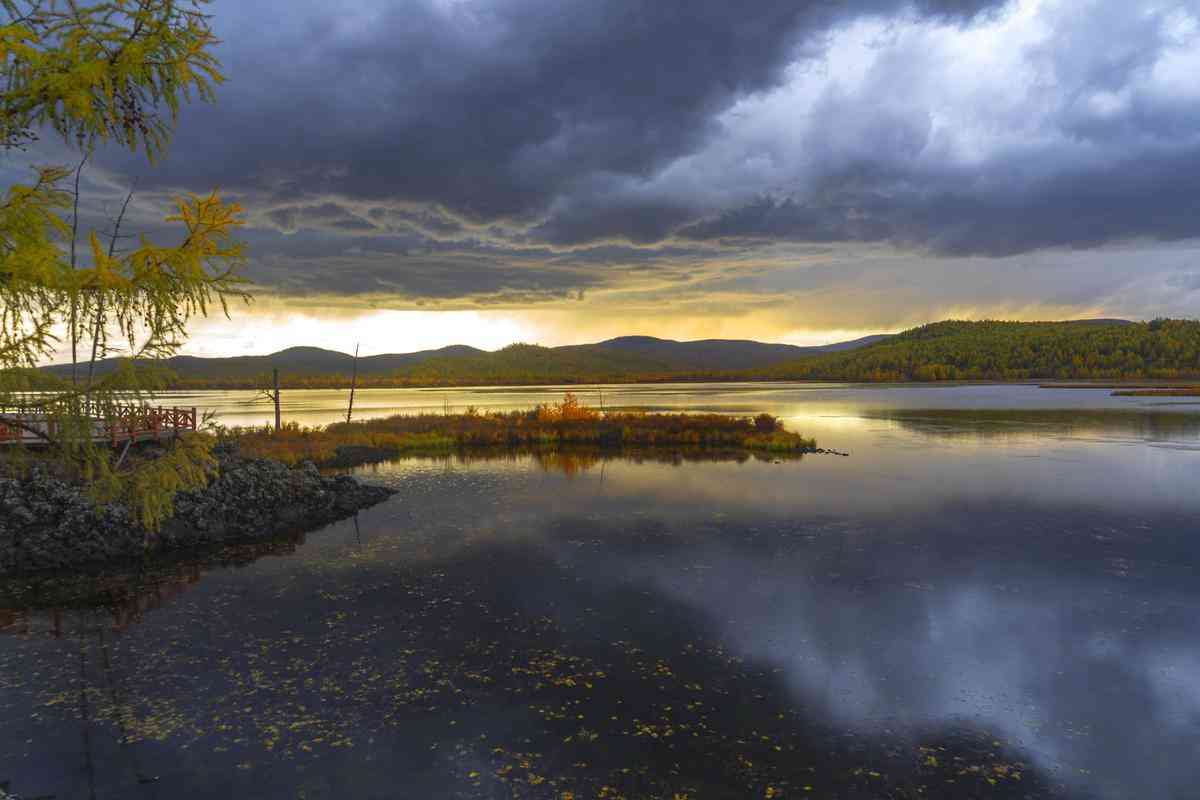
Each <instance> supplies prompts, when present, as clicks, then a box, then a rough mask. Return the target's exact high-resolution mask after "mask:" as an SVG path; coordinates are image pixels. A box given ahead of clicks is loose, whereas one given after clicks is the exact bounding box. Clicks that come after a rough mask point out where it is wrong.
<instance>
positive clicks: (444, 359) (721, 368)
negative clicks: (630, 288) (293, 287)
mask: <svg viewBox="0 0 1200 800" xmlns="http://www.w3.org/2000/svg"><path fill="white" fill-rule="evenodd" d="M881 338H886V337H879V336H871V337H866V338H864V339H859V340H855V341H853V342H840V343H837V344H831V345H824V346H820V347H796V346H794V345H787V344H767V343H763V342H754V341H748V340H735V339H705V340H701V341H692V342H677V341H674V340H670V339H656V338H654V337H650V336H623V337H620V338H617V339H609V340H607V341H603V342H598V343H596V344H585V345H568V346H563V347H539V346H537V345H529V344H514V345H510V346H508V347H505V348H503V349H501V350H497V351H496V352H487V351H484V350H477V349H475V348H473V347H466V346H463V345H455V346H451V347H444V348H442V349H440V350H424V351H420V352H416V353H400V354H394V355H377V356H369V357H363V358H360V359H359V360H358V367H357V369H358V378H359V385H361V386H455V385H458V386H461V385H468V384H499V383H514V384H534V383H596V382H615V381H636V380H643V381H644V380H652V379H657V378H663V379H673V378H676V377H678V376H680V375H696V374H704V375H713V376H720V375H723V374H725V373H729V372H732V371H734V370H739V369H744V368H757V367H766V366H769V365H771V364H776V363H779V362H781V361H786V360H789V359H796V358H800V357H802V356H806V355H813V354H817V353H823V352H833V351H836V350H845V349H852V348H855V347H862V346H865V345H867V344H870V343H872V342H875V341H877V340H879V339H881ZM118 363H119V361H118V360H117V359H106V360H105V361H102V362H99V364H98V372H99V373H100V374H104V373H106V372H108V371H109V370H111V369H113V368H114V367H115V366H116V365H117V364H118ZM160 366H162V367H165V368H167V369H168V370H170V371H171V373H173V375H174V377H173V379H172V381H171V386H173V387H175V388H253V387H257V386H262V385H264V377H265V376H268V375H270V373H271V370H272V369H278V370H279V372H280V378H281V380H282V382H283V384H284V385H285V386H290V387H293V388H299V387H313V388H317V387H340V386H346V385H348V384H349V381H350V374H351V372H352V370H353V369H354V358H353V356H350V355H348V354H346V353H339V352H335V351H332V350H323V349H321V348H317V347H291V348H288V349H287V350H282V351H280V352H278V353H272V354H270V355H263V356H236V357H230V358H199V357H196V356H176V357H174V358H170V359H167V360H165V361H163V362H162V363H161V365H160ZM45 371H46V372H48V373H50V374H52V375H56V376H58V377H59V378H66V377H69V376H70V374H71V368H70V366H69V365H57V366H53V367H47V368H46V370H45Z"/></svg>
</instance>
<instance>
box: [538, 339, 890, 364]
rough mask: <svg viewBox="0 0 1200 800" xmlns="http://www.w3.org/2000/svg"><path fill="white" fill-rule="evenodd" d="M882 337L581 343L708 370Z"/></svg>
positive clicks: (825, 350) (849, 346)
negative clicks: (800, 342) (820, 341)
mask: <svg viewBox="0 0 1200 800" xmlns="http://www.w3.org/2000/svg"><path fill="white" fill-rule="evenodd" d="M885 338H887V337H886V336H868V337H866V339H859V340H857V341H855V342H842V343H840V344H834V345H826V346H823V347H797V346H795V345H790V344H763V343H762V342H754V341H748V340H745V339H702V340H699V341H694V342H676V341H674V340H671V339H656V338H654V337H653V336H622V337H619V338H617V339H609V340H608V341H605V342H600V343H598V344H591V345H581V348H585V349H595V348H599V349H602V350H608V351H611V352H620V353H626V354H629V355H635V356H639V357H641V358H645V359H648V360H651V361H657V362H660V363H662V364H668V365H670V366H671V367H672V368H673V369H677V370H695V371H699V372H711V371H720V370H728V369H744V368H751V367H763V366H766V365H768V364H776V363H779V362H781V361H787V360H789V359H796V358H801V357H803V356H809V355H814V354H816V353H828V352H833V351H835V350H848V349H854V348H856V347H862V346H864V345H866V344H870V343H872V342H874V341H877V340H879V339H885ZM559 349H566V348H559Z"/></svg>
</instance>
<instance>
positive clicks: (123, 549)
mask: <svg viewBox="0 0 1200 800" xmlns="http://www.w3.org/2000/svg"><path fill="white" fill-rule="evenodd" d="M218 455H219V461H218V473H217V476H216V478H214V479H213V480H212V481H211V482H210V483H209V485H208V486H207V487H206V488H205V489H203V490H201V491H194V492H181V493H180V494H179V495H178V496H177V497H176V498H175V516H174V517H173V518H172V519H171V520H169V521H168V522H167V523H166V524H165V525H164V526H163V529H162V530H161V531H158V532H157V533H150V532H148V531H146V530H145V529H143V528H142V527H141V526H140V525H138V524H137V523H135V522H134V521H133V519H132V518H131V516H130V514H129V512H128V511H127V510H126V509H125V508H124V507H122V506H119V505H109V506H105V507H101V508H97V507H96V506H94V505H92V504H91V503H90V502H89V501H88V499H87V498H86V497H85V496H84V495H83V493H82V492H81V491H80V489H79V487H77V486H73V485H71V484H69V483H67V482H65V481H63V480H61V479H59V478H57V477H54V476H53V475H50V474H48V473H46V472H44V471H39V470H35V471H33V472H32V473H31V474H30V475H28V476H26V477H24V478H20V479H16V478H3V477H0V574H12V573H20V572H33V571H38V570H51V569H63V568H71V567H79V566H84V565H87V564H94V563H102V562H109V561H119V560H127V559H133V558H140V557H142V556H144V555H145V554H146V553H147V552H165V551H176V550H187V549H191V548H198V547H207V546H211V545H214V544H222V543H226V542H243V541H253V540H258V539H266V538H270V537H272V536H275V535H278V534H280V533H283V532H288V531H296V530H304V529H311V528H315V527H319V526H321V525H325V524H328V523H330V522H333V521H335V520H338V519H341V518H343V517H346V516H349V515H351V514H353V513H354V512H356V511H358V510H359V509H362V508H366V507H368V506H372V505H375V504H376V503H378V502H380V501H382V500H384V499H386V498H387V497H388V496H389V495H390V494H391V493H392V492H391V490H389V489H385V488H383V487H380V486H372V485H368V484H363V483H360V482H359V481H357V480H356V479H354V478H352V477H350V476H348V475H336V476H324V475H321V473H320V472H319V471H318V470H317V468H316V467H315V466H313V465H312V464H311V463H306V464H302V465H300V466H298V467H294V468H289V467H286V466H284V465H283V464H280V463H278V462H276V461H270V460H266V459H257V458H242V457H240V456H239V455H237V453H236V452H235V451H232V450H223V451H222V452H220V453H219V454H218Z"/></svg>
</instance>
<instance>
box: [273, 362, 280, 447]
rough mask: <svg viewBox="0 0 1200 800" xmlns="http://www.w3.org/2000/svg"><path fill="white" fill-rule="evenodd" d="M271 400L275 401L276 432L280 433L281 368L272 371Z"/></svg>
mask: <svg viewBox="0 0 1200 800" xmlns="http://www.w3.org/2000/svg"><path fill="white" fill-rule="evenodd" d="M271 383H272V389H271V399H272V400H274V401H275V432H276V433H279V368H278V367H276V368H274V369H273V370H271Z"/></svg>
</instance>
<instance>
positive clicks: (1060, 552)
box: [0, 384, 1200, 800]
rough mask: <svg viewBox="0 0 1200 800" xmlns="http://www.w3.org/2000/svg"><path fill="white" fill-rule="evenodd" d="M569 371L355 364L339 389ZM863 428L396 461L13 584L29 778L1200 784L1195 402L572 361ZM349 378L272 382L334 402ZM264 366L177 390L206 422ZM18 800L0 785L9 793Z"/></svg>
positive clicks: (1144, 789) (857, 786) (1051, 790)
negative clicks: (464, 375)
mask: <svg viewBox="0 0 1200 800" xmlns="http://www.w3.org/2000/svg"><path fill="white" fill-rule="evenodd" d="M562 391H563V389H562V388H550V389H545V390H537V389H528V388H520V389H497V388H484V389H475V390H462V389H455V390H448V391H442V390H368V391H360V392H359V393H358V395H357V397H356V401H355V408H356V416H358V417H367V416H378V415H382V414H387V413H397V412H401V411H404V410H417V409H423V410H436V411H440V410H442V409H444V408H452V409H453V410H462V409H463V408H465V407H467V406H471V405H473V406H476V407H477V408H479V409H481V410H489V409H509V408H527V407H529V406H530V405H532V404H533V403H536V402H548V401H552V400H555V399H558V398H559V397H561V393H562ZM574 391H575V392H576V393H577V394H578V395H579V396H580V397H581V398H582V399H583V400H584V401H585V402H587V403H589V404H592V405H599V403H600V396H601V393H602V394H603V402H604V405H605V407H606V408H628V407H642V408H648V409H654V410H661V409H672V410H675V409H679V410H703V411H718V412H723V413H738V414H749V413H757V412H760V411H768V412H770V413H773V414H776V415H778V416H781V417H783V418H784V420H785V422H786V423H787V425H788V426H789V427H790V428H792V429H793V430H798V431H801V432H803V433H804V434H806V435H812V436H815V437H816V438H817V439H818V442H819V444H820V445H821V446H823V447H829V448H834V449H837V450H839V451H847V452H849V453H850V456H849V457H840V456H832V455H814V456H806V457H804V458H803V459H800V460H784V461H781V462H780V461H776V460H774V459H770V458H767V459H759V458H748V459H745V460H740V461H739V460H693V459H687V458H682V457H672V456H670V455H665V456H663V457H662V458H648V457H642V458H640V459H621V458H600V457H597V456H596V455H594V454H591V455H587V454H583V455H563V456H558V457H554V456H542V457H534V456H512V457H503V458H484V457H479V456H470V457H461V458H457V457H456V458H447V459H402V460H398V461H395V462H392V463H387V464H381V465H376V466H372V467H364V468H361V469H359V470H356V472H357V473H358V474H360V475H361V476H362V477H363V478H364V479H366V480H371V481H379V482H383V483H386V484H388V485H390V486H392V487H394V488H395V489H397V490H398V493H397V494H396V495H395V496H394V497H393V498H392V499H391V500H389V501H387V502H385V503H383V504H381V505H379V506H376V507H374V508H371V509H368V510H366V511H363V512H361V513H359V514H358V515H357V517H355V518H354V519H349V520H345V521H343V522H341V523H338V524H335V525H332V526H329V527H327V528H325V529H323V530H319V531H314V532H310V533H308V534H307V535H304V536H294V537H286V538H282V539H280V540H278V541H276V542H271V543H261V544H255V545H246V546H243V547H231V548H226V549H223V550H220V551H217V552H213V553H210V554H206V555H205V556H203V557H192V558H186V559H178V560H166V561H161V562H154V563H149V564H146V565H143V566H141V567H137V568H133V567H130V568H125V569H121V570H110V571H107V572H97V573H94V574H91V575H86V576H67V577H62V576H60V577H39V578H35V579H28V580H21V581H8V582H6V583H3V584H0V631H2V633H0V786H4V785H5V784H6V783H7V791H9V792H12V793H14V794H15V795H16V796H18V797H21V798H31V797H50V796H53V797H55V798H93V797H94V798H171V797H187V798H193V797H195V798H228V797H235V798H285V797H286V798H394V797H403V798H555V800H582V798H608V799H609V800H615V799H616V798H629V799H631V800H632V798H647V797H663V798H669V800H678V799H679V798H688V800H696V799H697V798H762V797H767V798H772V797H784V798H800V797H804V798H807V797H818V798H883V797H890V798H918V797H920V798H991V797H996V798H1041V797H1062V798H1105V799H1107V798H1191V797H1196V796H1198V794H1200V790H1198V789H1197V786H1198V785H1200V575H1198V573H1197V570H1198V568H1200V524H1198V520H1200V404H1198V403H1197V402H1195V401H1189V400H1188V399H1187V398H1145V397H1141V398H1113V397H1110V396H1109V392H1108V390H1104V389H1055V390H1049V389H1039V388H1037V387H1035V386H998V385H980V386H936V387H931V386H892V387H881V386H849V385H836V384H808V385H782V384H769V385H764V384H757V385H753V384H741V385H729V384H721V385H703V386H685V385H657V386H624V387H617V386H613V387H603V388H598V387H576V388H574ZM345 396H346V393H345V392H324V391H309V392H301V391H294V392H288V391H286V390H285V392H284V400H285V404H284V416H285V419H289V420H296V421H299V422H302V423H304V424H321V423H325V422H329V421H332V420H334V419H336V418H338V416H339V415H340V414H343V413H344V411H343V409H344V404H345ZM251 397H252V394H251V393H236V392H200V393H180V394H179V396H178V397H177V398H173V399H172V400H171V401H170V402H174V403H177V404H178V405H186V406H191V405H196V406H199V407H202V408H206V409H211V410H213V411H214V412H215V413H216V416H217V419H218V420H219V421H221V422H223V423H225V424H261V423H262V422H263V421H265V420H266V419H268V418H269V416H270V410H269V408H268V406H267V405H266V404H264V403H253V402H250V399H251ZM2 796H3V794H2V793H0V797H2Z"/></svg>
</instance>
